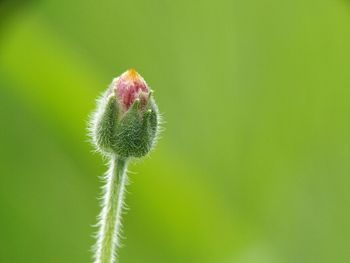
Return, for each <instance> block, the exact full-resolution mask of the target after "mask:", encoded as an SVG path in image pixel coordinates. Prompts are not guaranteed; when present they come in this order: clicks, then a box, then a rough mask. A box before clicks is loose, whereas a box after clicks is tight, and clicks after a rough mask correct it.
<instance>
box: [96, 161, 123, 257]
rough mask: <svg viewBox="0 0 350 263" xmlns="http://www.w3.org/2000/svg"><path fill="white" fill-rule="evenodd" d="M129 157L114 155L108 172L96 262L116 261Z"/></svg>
mask: <svg viewBox="0 0 350 263" xmlns="http://www.w3.org/2000/svg"><path fill="white" fill-rule="evenodd" d="M126 167H127V159H123V158H120V157H118V156H116V155H114V156H113V157H112V158H111V162H110V167H109V170H108V172H107V174H106V185H105V187H104V193H103V202H102V211H101V214H100V221H99V224H98V225H99V227H100V229H99V232H98V236H97V243H96V251H95V263H113V262H115V251H116V248H117V247H118V245H119V232H120V227H121V222H120V218H121V213H122V209H123V201H124V192H125V183H126V180H127V175H126Z"/></svg>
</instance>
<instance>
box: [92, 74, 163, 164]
mask: <svg viewBox="0 0 350 263" xmlns="http://www.w3.org/2000/svg"><path fill="white" fill-rule="evenodd" d="M158 122H159V113H158V109H157V106H156V104H155V102H154V99H153V97H152V93H151V91H150V89H149V87H148V85H147V83H146V82H145V80H144V79H143V78H142V77H141V76H140V75H139V74H138V73H137V72H136V71H135V70H134V69H130V70H128V71H126V72H124V73H123V74H122V75H121V76H119V77H117V78H115V79H114V80H113V81H112V83H111V85H110V87H109V89H108V90H107V91H106V92H105V94H104V96H103V97H102V98H101V99H100V102H99V103H98V107H97V111H96V113H95V114H94V116H93V119H92V125H91V132H92V138H93V141H94V143H95V145H96V147H97V149H98V150H100V151H101V152H102V153H104V154H111V153H112V154H117V155H118V156H121V157H125V158H127V157H142V156H144V155H146V154H147V153H148V152H149V151H150V149H151V148H152V146H153V144H154V141H155V139H156V135H157V132H158Z"/></svg>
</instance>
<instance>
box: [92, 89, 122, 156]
mask: <svg viewBox="0 0 350 263" xmlns="http://www.w3.org/2000/svg"><path fill="white" fill-rule="evenodd" d="M102 106H104V109H102V114H101V115H100V117H99V119H98V120H97V125H96V130H95V138H96V144H97V146H98V148H99V149H100V150H101V151H102V152H107V153H110V152H113V147H112V145H113V144H114V141H115V127H116V124H117V119H118V103H117V99H116V96H115V95H114V94H112V95H110V96H109V97H108V98H107V100H106V102H105V104H104V105H102Z"/></svg>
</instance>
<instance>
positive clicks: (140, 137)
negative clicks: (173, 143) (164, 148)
mask: <svg viewBox="0 0 350 263" xmlns="http://www.w3.org/2000/svg"><path fill="white" fill-rule="evenodd" d="M151 100H152V99H151ZM139 107H140V101H139V100H135V102H134V103H133V104H132V106H131V107H130V108H129V110H128V111H127V112H126V113H125V114H124V115H123V116H122V117H121V119H120V120H119V121H118V123H117V125H116V129H115V140H114V145H113V151H114V152H115V153H116V154H118V155H119V156H122V157H142V156H145V155H146V154H147V153H148V152H149V151H150V150H151V148H152V145H153V142H154V140H155V136H156V131H157V125H158V123H157V112H156V110H157V109H156V107H155V105H154V102H153V101H152V102H151V103H147V105H146V107H145V109H139Z"/></svg>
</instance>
